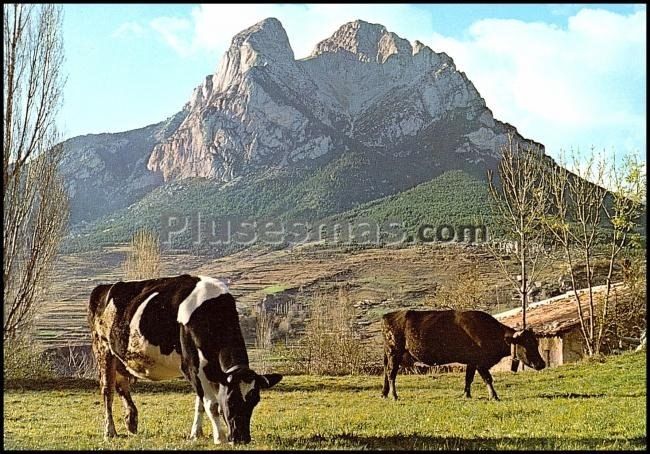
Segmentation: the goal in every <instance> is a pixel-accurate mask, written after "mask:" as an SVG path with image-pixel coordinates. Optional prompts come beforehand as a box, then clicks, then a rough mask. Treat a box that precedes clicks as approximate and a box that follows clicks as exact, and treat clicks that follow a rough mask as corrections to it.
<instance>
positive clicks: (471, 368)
mask: <svg viewBox="0 0 650 454" xmlns="http://www.w3.org/2000/svg"><path fill="white" fill-rule="evenodd" d="M475 372H476V366H475V365H473V364H468V365H467V369H465V392H464V393H463V396H464V397H467V398H470V397H472V393H471V389H472V382H473V381H474V373H475Z"/></svg>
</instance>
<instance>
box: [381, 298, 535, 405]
mask: <svg viewBox="0 0 650 454" xmlns="http://www.w3.org/2000/svg"><path fill="white" fill-rule="evenodd" d="M382 322H383V323H382V333H383V336H384V388H383V390H382V396H383V397H386V396H388V391H389V389H390V390H391V391H392V396H393V398H394V399H397V392H396V391H395V377H397V370H398V368H399V366H400V363H401V362H402V359H410V360H411V361H412V362H413V363H415V364H416V365H417V364H423V365H427V366H433V365H437V364H449V363H461V364H466V365H467V369H466V372H465V392H464V395H465V397H471V395H470V387H471V385H472V381H473V380H474V373H475V372H476V371H477V370H478V373H479V374H481V378H483V381H484V382H485V384H486V385H487V388H488V391H489V393H490V398H493V399H495V400H499V397H498V396H497V393H496V391H494V387H493V386H492V375H490V368H491V367H492V366H494V365H495V364H496V363H498V362H499V361H500V360H501V358H503V357H505V356H508V355H512V357H513V359H515V358H517V359H519V360H521V361H523V363H524V364H526V365H527V366H530V367H533V368H535V369H536V370H541V369H543V368H544V367H545V366H546V364H545V363H544V360H543V359H542V357H541V356H540V354H539V351H538V345H537V338H536V337H535V334H534V333H533V332H532V331H531V330H528V329H526V330H521V331H516V330H514V329H512V328H510V327H508V326H506V325H504V324H502V323H500V322H499V321H497V320H496V319H495V318H494V317H492V316H491V315H490V314H487V313H485V312H481V311H455V310H443V311H412V310H399V311H395V312H391V313H388V314H385V315H384V316H383V319H382Z"/></svg>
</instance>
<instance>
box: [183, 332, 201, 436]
mask: <svg viewBox="0 0 650 454" xmlns="http://www.w3.org/2000/svg"><path fill="white" fill-rule="evenodd" d="M180 336H181V348H182V358H181V371H182V372H183V375H184V376H185V378H186V379H187V380H188V381H189V382H190V383H191V384H192V388H194V392H195V393H196V400H195V403H194V422H193V423H192V430H191V432H190V439H192V440H196V439H198V438H200V437H202V436H203V413H204V409H203V386H202V385H201V379H200V378H199V375H198V373H199V357H198V355H197V352H196V348H195V347H194V344H193V343H192V340H191V339H189V336H187V334H186V333H185V332H184V330H182V329H181V334H180Z"/></svg>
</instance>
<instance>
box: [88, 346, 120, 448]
mask: <svg viewBox="0 0 650 454" xmlns="http://www.w3.org/2000/svg"><path fill="white" fill-rule="evenodd" d="M93 350H94V352H95V359H96V360H97V369H98V371H99V388H100V390H101V393H102V397H103V400H104V437H105V438H111V437H115V436H117V432H116V431H115V423H114V422H113V392H114V389H115V357H114V356H113V354H112V353H111V352H110V351H109V349H108V345H106V343H105V342H102V341H100V340H99V339H93Z"/></svg>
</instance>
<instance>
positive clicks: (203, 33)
mask: <svg viewBox="0 0 650 454" xmlns="http://www.w3.org/2000/svg"><path fill="white" fill-rule="evenodd" d="M191 16H192V18H191V24H192V26H191V28H189V27H188V25H189V22H188V21H186V20H185V19H180V18H176V20H177V21H179V23H182V25H183V26H182V27H176V28H175V29H172V27H170V26H169V25H176V24H173V23H167V22H168V21H170V20H172V19H173V18H169V17H166V18H159V19H156V21H157V22H158V21H159V20H164V21H165V23H164V24H160V23H157V24H156V25H157V27H156V30H157V31H159V32H160V33H163V34H164V35H163V38H164V39H165V40H166V41H167V42H168V43H169V44H170V45H171V46H172V47H173V48H174V49H175V50H176V51H177V52H179V54H181V55H182V56H188V55H190V54H192V53H196V52H201V51H208V52H212V53H218V57H220V56H221V53H222V52H224V51H225V50H226V49H227V48H228V45H229V44H230V40H231V39H232V37H233V36H234V35H235V34H237V33H239V32H240V31H242V30H244V29H246V28H248V27H250V26H251V25H253V24H255V23H257V22H259V21H261V20H263V19H266V18H268V17H275V18H277V19H278V20H280V22H282V25H283V26H284V28H285V30H286V32H287V35H288V37H289V42H290V43H291V47H292V48H293V51H294V54H295V56H296V58H303V57H306V56H307V55H309V53H310V52H311V50H312V49H313V48H314V46H315V45H316V43H318V42H319V41H321V40H323V39H325V38H327V37H329V36H330V35H331V34H332V33H334V31H336V29H338V28H339V27H340V26H341V25H343V24H344V23H346V22H349V21H352V20H356V19H363V20H366V21H368V22H374V23H380V24H382V25H384V26H386V27H387V28H388V29H389V30H391V31H393V32H395V33H397V34H398V35H400V36H402V37H405V38H409V39H412V40H414V39H418V38H421V37H420V36H418V35H414V36H411V35H412V34H413V31H414V30H416V29H418V28H419V29H428V28H430V25H429V21H428V19H427V17H426V15H425V14H422V13H421V12H420V10H419V8H418V7H417V6H409V5H353V4H347V5H327V4H315V5H305V4H284V5H278V4H261V5H253V4H241V5H238V4H228V5H226V4H204V5H200V6H198V7H196V8H193V9H192V13H191ZM152 26H153V23H152Z"/></svg>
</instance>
